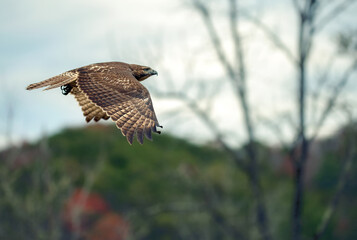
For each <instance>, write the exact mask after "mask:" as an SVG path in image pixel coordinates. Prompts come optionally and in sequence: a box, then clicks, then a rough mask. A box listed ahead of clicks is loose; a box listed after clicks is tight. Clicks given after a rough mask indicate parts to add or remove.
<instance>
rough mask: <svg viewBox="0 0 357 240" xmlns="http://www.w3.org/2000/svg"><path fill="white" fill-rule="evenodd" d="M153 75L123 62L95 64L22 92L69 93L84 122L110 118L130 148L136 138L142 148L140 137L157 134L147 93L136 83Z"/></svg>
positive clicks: (157, 123) (155, 119) (156, 123)
mask: <svg viewBox="0 0 357 240" xmlns="http://www.w3.org/2000/svg"><path fill="white" fill-rule="evenodd" d="M152 75H157V72H156V71H154V70H153V69H151V68H149V67H145V66H140V65H136V64H127V63H123V62H105V63H96V64H91V65H88V66H84V67H80V68H76V69H73V70H70V71H67V72H65V73H62V74H60V75H57V76H55V77H52V78H49V79H47V80H45V81H42V82H38V83H34V84H31V85H29V86H28V87H27V88H26V89H27V90H32V89H36V88H42V87H46V88H45V89H44V90H49V89H52V88H57V87H61V89H62V93H63V94H64V95H67V94H68V93H71V94H73V95H74V97H75V98H76V99H77V101H78V103H79V105H80V106H81V108H82V111H83V115H84V116H85V117H86V121H87V122H90V121H91V120H92V119H94V121H96V122H97V121H99V120H100V119H102V118H103V119H104V120H107V119H109V118H111V119H112V120H113V121H114V122H115V123H116V125H117V127H118V128H119V129H120V130H121V132H122V133H123V135H124V136H126V138H127V140H128V142H129V143H130V144H132V143H133V138H134V136H135V134H136V136H137V140H138V141H139V142H140V143H141V144H142V143H143V141H144V135H145V136H146V137H147V138H148V139H150V140H151V139H152V138H151V131H154V132H156V133H160V131H158V130H157V129H156V127H162V126H160V124H159V122H158V121H157V118H156V115H155V111H154V107H153V105H152V101H151V97H150V94H149V91H148V90H147V89H146V88H145V87H144V86H143V85H142V84H141V83H140V82H139V81H143V80H145V79H146V78H148V77H150V76H152Z"/></svg>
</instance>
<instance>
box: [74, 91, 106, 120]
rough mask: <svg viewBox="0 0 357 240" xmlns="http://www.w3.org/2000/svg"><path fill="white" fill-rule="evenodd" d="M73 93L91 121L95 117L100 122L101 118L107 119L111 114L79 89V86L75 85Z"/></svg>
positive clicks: (84, 113) (87, 118)
mask: <svg viewBox="0 0 357 240" xmlns="http://www.w3.org/2000/svg"><path fill="white" fill-rule="evenodd" d="M71 94H73V95H74V97H75V98H76V100H77V101H78V103H79V105H80V106H81V107H82V112H83V115H84V116H85V117H86V121H87V122H90V121H91V120H92V119H93V118H94V121H96V122H98V121H99V120H100V119H102V118H103V119H104V120H107V119H109V116H108V115H107V113H106V112H104V111H103V110H102V109H101V108H100V107H98V106H97V105H96V104H94V103H93V102H92V101H91V100H90V99H88V96H87V95H86V94H85V93H84V92H82V91H81V90H79V89H78V87H74V88H72V90H71Z"/></svg>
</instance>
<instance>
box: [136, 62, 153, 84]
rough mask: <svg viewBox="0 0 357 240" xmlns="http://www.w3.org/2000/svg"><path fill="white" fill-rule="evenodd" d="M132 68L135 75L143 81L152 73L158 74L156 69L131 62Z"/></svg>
mask: <svg viewBox="0 0 357 240" xmlns="http://www.w3.org/2000/svg"><path fill="white" fill-rule="evenodd" d="M130 68H131V69H132V70H133V75H134V77H135V78H136V79H138V81H143V80H145V79H147V78H148V77H150V76H152V75H157V72H156V71H155V70H153V69H151V68H149V67H146V66H140V65H136V64H130Z"/></svg>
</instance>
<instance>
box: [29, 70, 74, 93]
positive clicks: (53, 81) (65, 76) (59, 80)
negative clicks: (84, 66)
mask: <svg viewBox="0 0 357 240" xmlns="http://www.w3.org/2000/svg"><path fill="white" fill-rule="evenodd" d="M77 77H78V72H76V71H68V72H65V73H62V74H60V75H57V76H55V77H52V78H49V79H47V80H44V81H42V82H38V83H33V84H30V85H29V86H28V87H27V88H26V89H27V90H32V89H36V88H42V87H47V86H48V87H47V88H45V89H44V90H49V89H52V88H56V87H60V86H63V85H66V84H69V83H71V82H73V81H75V80H77Z"/></svg>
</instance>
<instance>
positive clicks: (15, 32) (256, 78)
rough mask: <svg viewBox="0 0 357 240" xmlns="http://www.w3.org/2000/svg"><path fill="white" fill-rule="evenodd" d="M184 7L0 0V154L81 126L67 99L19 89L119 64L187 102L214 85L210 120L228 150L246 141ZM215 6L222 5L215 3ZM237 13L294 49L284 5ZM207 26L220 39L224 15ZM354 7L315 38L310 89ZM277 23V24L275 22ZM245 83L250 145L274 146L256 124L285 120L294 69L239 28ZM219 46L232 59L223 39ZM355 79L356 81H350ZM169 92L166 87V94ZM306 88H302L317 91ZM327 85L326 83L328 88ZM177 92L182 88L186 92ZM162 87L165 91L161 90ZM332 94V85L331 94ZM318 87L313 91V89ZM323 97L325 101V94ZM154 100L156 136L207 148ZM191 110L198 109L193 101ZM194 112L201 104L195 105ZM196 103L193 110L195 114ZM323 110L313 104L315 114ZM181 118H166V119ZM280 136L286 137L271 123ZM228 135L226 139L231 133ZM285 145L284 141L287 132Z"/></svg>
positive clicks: (220, 74)
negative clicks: (137, 67)
mask: <svg viewBox="0 0 357 240" xmlns="http://www.w3.org/2000/svg"><path fill="white" fill-rule="evenodd" d="M188 2H189V1H185V0H171V1H167V0H151V1H143V0H142V1H139V0H131V1H129V0H128V1H118V0H102V1H99V0H86V1H84V0H76V1H71V0H62V1H40V0H32V1H26V0H19V1H10V0H0V5H1V6H2V7H1V8H0V35H1V36H0V52H1V57H0V69H1V72H0V82H1V86H2V92H3V94H1V95H0V148H4V147H5V146H7V145H8V144H9V143H10V142H21V141H23V140H27V141H33V140H36V139H38V138H39V137H41V136H43V135H48V134H52V133H55V132H58V131H60V130H61V129H63V128H65V127H68V126H85V124H86V123H85V120H84V118H83V115H82V112H81V111H80V108H79V106H78V104H77V103H76V101H75V99H74V98H73V97H72V96H66V97H65V96H63V95H62V94H61V91H60V90H59V89H55V90H51V91H41V90H36V91H26V90H25V88H26V86H27V85H29V84H31V83H34V82H38V81H42V80H45V79H47V78H49V77H52V76H55V75H57V74H60V73H62V72H65V71H67V70H70V69H74V68H77V67H80V66H84V65H88V64H91V63H96V62H106V61H123V62H128V63H136V64H142V65H147V66H150V67H152V68H153V69H155V70H157V71H158V72H159V76H158V77H156V76H155V77H152V78H150V79H148V80H146V81H145V82H144V85H145V86H147V87H148V89H149V90H150V88H158V89H161V90H162V89H164V90H169V91H171V92H172V91H177V90H178V89H180V88H181V87H183V86H186V87H187V88H189V89H188V91H187V92H191V94H193V95H194V94H195V87H197V85H195V83H194V82H192V83H190V82H189V84H187V82H188V81H192V79H202V78H203V79H205V81H206V83H207V86H214V83H215V82H217V81H218V82H219V85H220V91H219V94H217V97H216V98H215V100H214V102H213V106H212V118H213V119H214V120H215V121H216V122H217V124H219V128H220V129H221V130H222V132H225V133H227V138H228V139H230V141H231V142H232V143H242V142H244V140H245V139H246V136H245V133H244V128H243V123H242V114H241V111H240V107H239V103H238V102H237V100H236V98H235V96H234V93H233V92H232V89H231V88H230V85H229V82H228V81H227V79H226V78H225V74H224V70H223V69H222V67H221V65H220V64H219V63H218V62H217V57H216V55H215V52H214V51H213V50H212V47H211V45H210V41H209V39H208V35H207V31H206V29H205V28H204V25H203V24H202V20H201V18H200V17H199V15H198V14H197V12H195V11H194V10H193V9H192V8H190V6H189V4H188ZM221 2H222V1H221ZM242 5H243V7H244V8H246V9H249V10H250V11H251V12H252V13H253V14H255V15H257V16H259V17H260V18H261V19H262V20H263V21H264V22H265V23H266V24H267V25H268V26H269V27H270V28H271V29H273V30H274V31H275V32H277V33H278V34H279V36H280V37H281V38H282V39H283V41H284V42H285V43H286V44H287V46H288V47H289V48H291V49H295V48H296V41H295V40H296V38H297V36H296V27H295V26H296V17H295V14H294V12H293V8H292V5H291V3H290V1H282V0H275V1H269V4H267V2H266V1H242ZM213 7H214V8H215V10H217V13H216V15H215V26H216V27H217V29H218V31H219V32H220V34H222V36H227V35H228V30H229V28H228V25H227V24H225V19H224V13H225V11H226V9H225V6H224V5H222V6H221V5H220V4H217V3H216V4H213ZM356 10H357V8H356V4H354V6H353V7H352V8H350V9H349V10H348V11H347V13H346V16H347V17H341V18H337V19H336V21H334V22H333V23H332V24H331V26H330V27H329V28H327V29H326V31H325V32H323V33H321V34H320V35H319V37H318V43H319V44H317V45H316V46H315V48H314V52H313V55H312V58H311V63H310V64H311V69H313V70H314V71H311V72H310V73H309V74H310V75H311V79H316V78H317V76H319V74H320V75H321V72H323V70H324V66H325V65H326V63H327V62H328V59H329V57H330V56H332V55H333V54H334V51H335V47H334V42H333V39H334V36H335V35H334V34H336V32H338V31H340V30H341V29H349V28H353V27H354V26H353V24H352V23H353V22H356V20H357V19H356V17H355V14H353V12H356ZM282 19H283V21H282ZM241 31H242V36H243V39H244V41H245V42H247V44H244V49H245V53H246V63H247V70H248V74H249V82H248V89H249V102H250V103H251V105H252V106H254V107H253V108H252V109H253V115H254V120H255V121H256V122H257V125H259V126H262V127H258V130H257V135H258V137H259V138H261V139H263V140H265V141H267V142H272V143H275V142H276V141H277V139H276V136H273V135H272V134H271V133H270V131H269V130H267V129H265V128H264V127H263V125H264V124H263V123H264V121H263V120H262V119H273V120H274V121H279V120H277V119H278V118H279V116H280V115H281V116H282V115H284V114H285V113H286V112H289V111H290V112H292V113H293V114H294V111H295V110H294V108H296V106H295V105H294V104H295V98H294V97H292V94H294V92H295V91H296V85H295V82H296V81H295V78H296V72H295V69H294V67H293V66H292V65H291V64H289V63H287V59H286V58H285V56H284V55H283V54H282V53H281V52H280V51H278V50H277V49H276V48H274V46H273V45H272V44H271V42H270V41H268V40H267V39H266V38H265V37H264V35H263V34H262V32H261V31H259V29H257V28H254V27H252V25H251V24H250V23H249V22H248V21H247V20H243V21H242V23H241ZM223 44H224V48H225V50H226V52H228V55H230V56H231V52H232V46H231V44H230V42H229V38H225V37H224V38H223ZM334 66H335V67H334V68H333V72H332V75H333V76H337V77H338V76H339V75H340V74H341V72H342V71H343V69H345V68H346V66H348V59H347V60H346V58H343V57H342V58H341V59H339V60H338V62H337V63H336V64H335V65H334ZM354 79H355V77H354ZM168 82H170V83H171V82H173V83H174V84H173V85H170V84H168ZM315 82H317V81H314V80H312V81H311V88H312V89H313V88H316V86H315V85H314V83H315ZM350 82H351V83H349V84H348V85H347V87H346V90H345V91H344V93H343V96H344V97H345V98H346V99H349V102H350V103H351V104H354V103H355V101H356V99H354V97H353V96H354V95H355V92H356V85H355V84H353V81H350ZM332 83H333V81H331V84H332ZM185 84H186V85H185ZM167 86H169V87H170V86H171V89H167ZM331 86H333V84H332V85H331ZM317 87H318V86H317ZM326 94H328V92H326ZM152 97H153V102H154V107H155V110H156V112H157V115H158V118H159V121H160V123H161V124H162V125H164V127H165V128H164V131H167V132H168V133H171V134H175V135H177V136H180V137H190V138H191V139H194V140H197V141H206V140H210V139H211V138H212V135H211V134H210V131H208V130H207V128H205V126H204V125H202V123H200V122H199V120H198V119H197V118H196V117H195V115H194V114H192V113H191V112H190V111H187V109H185V108H182V104H180V102H178V101H172V100H166V99H161V98H158V97H156V96H155V95H153V96H152ZM198 101H199V100H198ZM199 103H201V101H199ZM203 103H204V102H203V101H202V104H203ZM321 104H323V102H321V103H318V105H321ZM176 108H177V109H180V110H179V111H181V114H171V112H172V111H174V109H176ZM344 121H345V119H344V116H339V115H337V117H335V118H332V120H330V121H329V122H328V123H327V126H326V128H324V131H323V132H324V133H325V134H329V133H331V132H332V131H333V130H336V126H340V125H341V124H343V122H344ZM278 125H281V131H282V132H285V130H283V129H284V128H288V127H287V126H286V124H283V123H280V122H278ZM232 128H234V131H232ZM286 132H287V133H286V135H287V138H289V131H288V130H287V131H286Z"/></svg>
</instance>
